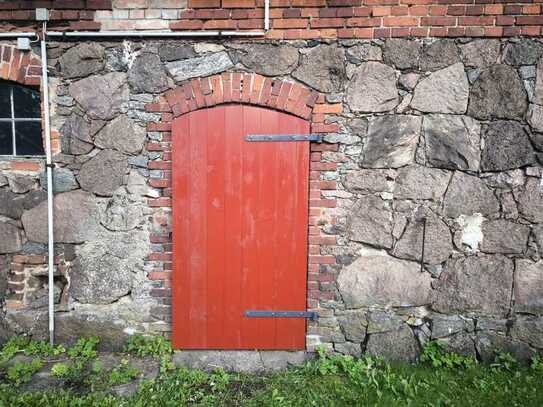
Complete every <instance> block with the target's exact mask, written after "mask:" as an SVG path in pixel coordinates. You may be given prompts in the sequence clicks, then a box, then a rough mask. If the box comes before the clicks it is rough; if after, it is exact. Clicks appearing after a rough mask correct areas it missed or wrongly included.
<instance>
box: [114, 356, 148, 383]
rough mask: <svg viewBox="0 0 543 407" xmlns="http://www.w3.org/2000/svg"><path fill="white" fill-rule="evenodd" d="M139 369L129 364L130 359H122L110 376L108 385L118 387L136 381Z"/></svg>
mask: <svg viewBox="0 0 543 407" xmlns="http://www.w3.org/2000/svg"><path fill="white" fill-rule="evenodd" d="M139 373H140V372H139V371H138V369H136V368H135V367H133V366H131V365H130V364H129V363H128V359H122V360H121V362H120V363H119V365H118V366H117V367H115V368H114V369H113V370H112V371H111V372H110V373H109V376H108V384H109V385H110V386H117V385H119V384H126V383H129V382H130V381H132V379H135V378H136V377H138V375H139Z"/></svg>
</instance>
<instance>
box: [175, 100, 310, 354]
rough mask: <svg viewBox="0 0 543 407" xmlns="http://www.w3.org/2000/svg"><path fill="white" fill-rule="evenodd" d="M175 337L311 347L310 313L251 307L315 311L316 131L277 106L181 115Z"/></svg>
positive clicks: (191, 345)
mask: <svg viewBox="0 0 543 407" xmlns="http://www.w3.org/2000/svg"><path fill="white" fill-rule="evenodd" d="M172 131H173V262H174V263H173V279H172V298H173V304H172V309H173V345H174V347H175V348H180V349H304V348H305V320H304V319H301V318H249V317H245V316H244V315H243V313H244V311H246V310H280V311H283V310H288V311H299V310H305V306H306V273H307V228H308V226H307V225H308V178H309V174H308V172H309V143H308V142H303V141H302V142H248V141H245V140H244V138H245V136H246V135H248V134H307V133H309V124H308V123H307V122H306V121H304V120H302V119H299V118H297V117H294V116H291V115H287V114H285V113H280V112H277V111H274V110H268V109H263V108H260V107H253V106H243V105H226V106H219V107H214V108H210V109H204V110H198V111H195V112H192V113H189V114H186V115H184V116H181V117H179V118H177V119H176V120H175V121H174V123H173V130H172Z"/></svg>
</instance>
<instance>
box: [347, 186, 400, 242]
mask: <svg viewBox="0 0 543 407" xmlns="http://www.w3.org/2000/svg"><path fill="white" fill-rule="evenodd" d="M349 238H350V239H351V240H354V241H355V242H362V243H368V244H371V245H374V246H377V247H386V248H390V247H391V246H392V211H391V208H390V203H388V202H386V201H384V200H382V199H381V198H379V197H378V196H374V195H365V196H362V197H361V198H360V199H359V200H358V202H357V203H356V204H355V205H354V206H353V208H352V209H351V213H350V217H349Z"/></svg>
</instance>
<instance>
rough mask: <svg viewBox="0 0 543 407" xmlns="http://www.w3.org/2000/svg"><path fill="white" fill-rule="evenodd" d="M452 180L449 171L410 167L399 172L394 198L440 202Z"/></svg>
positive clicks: (417, 166) (416, 166)
mask: <svg viewBox="0 0 543 407" xmlns="http://www.w3.org/2000/svg"><path fill="white" fill-rule="evenodd" d="M450 179H451V173H450V172H448V171H444V170H440V169H434V168H428V167H423V166H419V165H408V166H405V167H402V168H400V169H399V170H398V175H397V177H396V184H395V186H394V198H397V199H432V200H440V199H441V198H442V197H443V195H444V194H445V191H446V190H447V186H448V185H449V181H450Z"/></svg>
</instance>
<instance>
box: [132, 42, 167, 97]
mask: <svg viewBox="0 0 543 407" xmlns="http://www.w3.org/2000/svg"><path fill="white" fill-rule="evenodd" d="M128 83H129V84H130V86H131V87H132V88H133V89H135V90H136V91H137V92H142V93H143V92H144V93H160V92H164V91H165V90H166V89H168V76H167V75H166V70H165V69H164V65H163V64H162V62H161V61H160V58H159V56H158V55H157V54H152V53H149V52H144V53H142V54H140V55H138V56H137V57H136V59H135V60H134V62H133V63H132V66H131V67H130V69H129V70H128Z"/></svg>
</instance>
